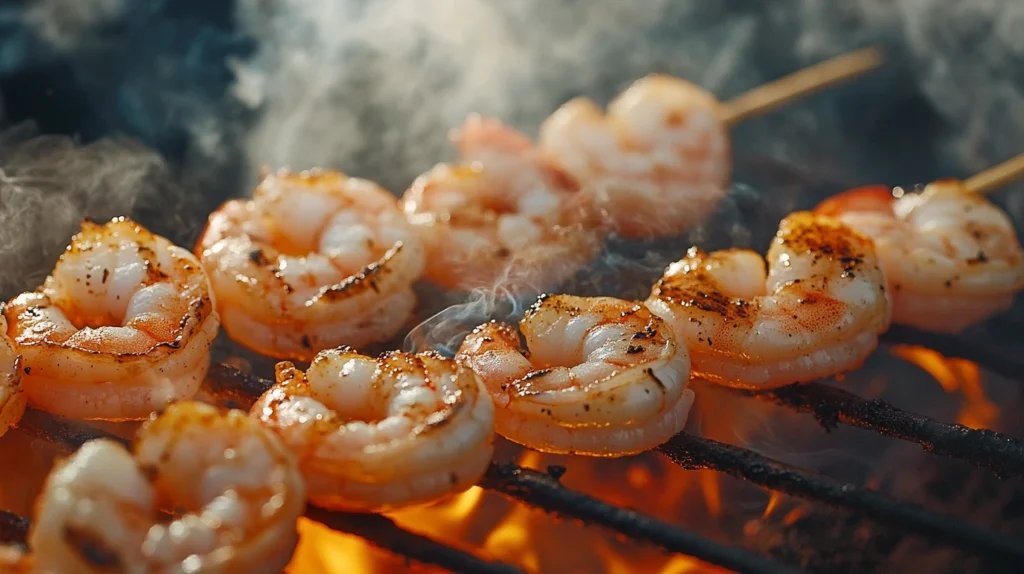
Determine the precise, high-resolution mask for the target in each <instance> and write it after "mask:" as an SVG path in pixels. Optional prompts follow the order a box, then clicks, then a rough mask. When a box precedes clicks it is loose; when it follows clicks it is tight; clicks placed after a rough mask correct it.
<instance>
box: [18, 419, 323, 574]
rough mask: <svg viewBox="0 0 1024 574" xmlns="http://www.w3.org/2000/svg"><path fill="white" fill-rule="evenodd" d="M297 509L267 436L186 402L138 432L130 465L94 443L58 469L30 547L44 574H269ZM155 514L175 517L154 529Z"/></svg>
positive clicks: (290, 546) (283, 464) (280, 449)
mask: <svg viewBox="0 0 1024 574" xmlns="http://www.w3.org/2000/svg"><path fill="white" fill-rule="evenodd" d="M305 506H306V505H305V487H304V483H303V480H302V476H301V474H300V473H299V470H298V466H297V464H296V462H295V459H294V457H293V456H292V455H291V454H290V453H289V452H288V451H287V450H286V449H285V447H284V445H283V444H282V443H281V441H280V440H278V438H277V437H276V436H274V434H273V433H272V432H270V431H269V430H267V429H265V428H263V426H262V425H260V424H259V423H258V422H257V421H255V420H252V419H251V418H250V417H248V416H247V415H246V414H245V413H244V412H243V411H221V410H219V409H217V408H216V407H212V406H209V405H205V404H202V403H197V402H192V401H182V402H178V403H175V404H173V405H171V406H169V407H167V409H166V410H165V411H163V412H162V413H160V414H158V415H154V416H153V418H152V419H151V420H149V421H147V422H146V423H144V424H143V425H142V427H141V428H140V429H139V432H138V435H137V436H136V439H135V444H134V455H133V454H132V453H129V452H128V451H127V450H126V449H125V448H124V447H123V446H121V445H120V444H119V443H117V442H114V441H112V440H108V439H98V440H93V441H90V442H88V443H86V444H85V445H83V446H82V448H80V449H79V450H78V451H77V452H75V454H73V455H72V456H71V457H70V458H68V459H66V460H63V461H60V462H58V463H57V466H56V467H55V468H54V469H53V471H51V473H50V475H49V477H48V478H47V480H46V483H45V484H44V486H43V491H42V493H41V494H40V497H39V500H38V502H37V506H36V516H35V520H34V521H33V523H32V527H31V530H30V532H29V537H28V543H29V547H30V548H31V550H32V553H33V557H34V558H35V562H36V565H37V566H38V567H39V568H40V569H41V570H48V571H52V572H96V573H99V572H111V571H117V572H132V573H148V572H154V573H156V572H203V573H210V574H212V573H222V572H223V573H229V572H252V573H254V574H259V573H263V572H266V573H267V574H277V573H278V572H281V570H282V569H283V568H284V566H285V565H286V564H287V563H288V562H289V560H291V556H292V551H293V550H294V548H295V545H296V543H297V542H298V533H297V530H296V525H297V521H298V519H299V516H301V514H302V512H303V511H304V510H305ZM161 510H174V511H175V512H176V514H175V517H174V518H173V519H171V520H170V521H169V522H162V521H160V520H159V518H160V516H161V513H160V511H161Z"/></svg>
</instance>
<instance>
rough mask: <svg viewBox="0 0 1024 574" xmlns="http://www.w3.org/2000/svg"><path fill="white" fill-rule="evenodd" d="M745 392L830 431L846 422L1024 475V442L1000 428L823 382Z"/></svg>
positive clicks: (1006, 473)
mask: <svg viewBox="0 0 1024 574" xmlns="http://www.w3.org/2000/svg"><path fill="white" fill-rule="evenodd" d="M741 392H743V393H744V394H746V395H750V396H753V397H757V398H759V399H761V400H764V401H769V402H773V403H776V404H780V405H783V406H786V407H789V408H792V409H794V410H796V411H798V412H802V413H810V414H812V415H814V418H815V419H817V421H818V422H819V423H821V425H822V426H823V427H825V430H831V429H833V428H835V427H836V426H838V425H839V423H845V424H847V425H850V426H855V427H859V428H862V429H867V430H873V431H875V432H877V433H880V434H883V435H885V436H889V437H893V438H899V439H903V440H907V441H911V442H916V443H917V444H919V445H921V446H923V447H924V449H925V450H926V451H929V452H933V453H935V454H940V455H944V456H949V457H953V458H959V459H962V460H965V461H968V462H970V463H972V464H974V465H975V466H978V467H981V468H988V469H990V470H993V471H995V473H996V474H997V475H999V476H1001V477H1008V476H1024V443H1022V442H1020V441H1018V440H1016V439H1014V438H1011V437H1009V436H1006V435H1004V434H1001V433H997V432H995V431H991V430H988V429H984V430H975V429H970V428H967V427H965V426H963V425H959V424H949V423H944V422H940V421H937V420H935V419H932V418H929V417H926V416H924V415H919V414H916V413H911V412H908V411H905V410H903V409H900V408H898V407H895V406H893V405H891V404H889V403H887V402H885V401H882V400H880V399H871V400H868V399H864V398H861V397H859V396H857V395H855V394H853V393H851V392H848V391H844V390H842V389H838V388H836V387H831V386H828V385H823V384H820V383H810V384H807V385H794V386H791V387H785V388H781V389H775V390H772V391H762V392H750V391H741Z"/></svg>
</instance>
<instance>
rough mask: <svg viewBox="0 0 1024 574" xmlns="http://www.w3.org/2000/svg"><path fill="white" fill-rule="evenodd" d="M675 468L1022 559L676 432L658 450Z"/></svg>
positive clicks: (981, 539) (875, 496) (934, 521)
mask: <svg viewBox="0 0 1024 574" xmlns="http://www.w3.org/2000/svg"><path fill="white" fill-rule="evenodd" d="M657 450H658V451H659V452H661V453H662V454H664V455H665V456H667V457H668V458H669V459H671V460H672V461H673V462H675V463H676V464H678V465H679V466H681V467H683V468H686V469H690V470H696V469H710V470H717V471H719V472H724V473H726V474H729V475H731V476H735V477H738V478H744V479H746V480H749V481H750V482H753V483H754V484H758V485H760V486H763V487H765V488H770V489H772V490H778V491H781V492H785V493H787V494H791V495H794V496H800V497H803V498H809V499H812V500H816V501H820V502H824V503H826V504H829V505H832V506H837V507H841V508H845V509H848V510H852V511H854V512H858V513H861V514H863V515H865V516H869V517H871V518H874V519H876V520H881V521H885V522H887V523H889V524H894V525H898V526H902V527H904V528H906V529H907V530H909V531H913V532H915V533H918V534H924V535H927V536H930V537H932V538H933V539H936V540H940V541H943V542H946V543H948V544H952V545H954V546H956V547H959V548H962V549H965V550H970V551H972V552H975V553H980V554H989V555H993V556H996V557H1001V558H1007V559H1011V560H1016V561H1020V560H1024V542H1021V541H1018V540H1013V539H1011V538H1007V537H1005V536H1002V535H1000V534H996V533H994V532H989V531H987V530H985V529H982V528H978V527H976V526H973V525H971V524H968V523H967V522H964V521H963V520H962V519H959V518H955V517H952V516H947V515H944V514H939V513H936V512H932V511H930V510H927V509H925V508H922V507H920V506H917V505H915V504H910V503H906V502H900V501H897V500H893V499H891V498H888V497H886V496H884V495H882V494H880V493H878V492H875V491H872V490H868V489H866V488H861V487H859V486H857V485H855V484H851V483H846V482H842V481H838V480H835V479H832V478H829V477H827V476H823V475H820V474H817V473H814V472H811V471H808V470H804V469H801V468H798V467H795V466H791V465H788V464H785V463H783V462H779V461H777V460H773V459H771V458H768V457H765V456H762V455H760V454H757V453H756V452H753V451H751V450H747V449H744V448H740V447H736V446H732V445H730V444H725V443H721V442H718V441H714V440H710V439H705V438H698V437H695V436H692V435H689V434H687V433H679V434H677V435H676V436H674V437H673V438H672V439H670V440H669V441H668V442H667V443H665V444H664V445H662V446H660V447H658V448H657Z"/></svg>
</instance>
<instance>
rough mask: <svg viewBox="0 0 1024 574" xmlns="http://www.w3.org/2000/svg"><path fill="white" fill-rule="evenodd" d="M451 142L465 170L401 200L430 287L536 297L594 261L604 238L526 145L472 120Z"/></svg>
mask: <svg viewBox="0 0 1024 574" xmlns="http://www.w3.org/2000/svg"><path fill="white" fill-rule="evenodd" d="M453 139H454V140H455V141H456V143H457V145H458V148H459V151H460V155H461V156H462V160H463V161H462V163H459V164H455V165H452V164H438V165H436V166H434V167H433V168H432V169H431V170H429V171H428V172H426V173H425V174H423V175H421V176H420V177H418V178H417V179H416V180H415V181H414V182H413V184H412V186H411V187H410V188H409V189H408V190H407V191H406V192H405V195H404V196H403V197H402V206H403V209H404V211H405V214H406V217H407V218H408V220H409V221H410V222H411V223H412V224H413V225H414V226H415V227H416V229H417V231H418V232H419V234H420V237H421V238H422V239H423V242H424V244H425V245H426V248H427V254H428V257H427V261H428V264H427V269H426V272H425V275H426V278H427V279H428V280H430V281H431V282H433V283H435V284H438V285H441V286H442V287H445V288H448V289H455V290H462V291H470V290H472V289H476V288H481V287H482V288H497V287H501V288H503V289H507V290H509V291H512V292H516V293H536V292H538V291H542V290H544V289H547V288H549V287H553V286H555V285H558V284H560V283H562V282H564V281H566V280H567V279H569V278H570V277H572V276H573V275H574V274H575V273H576V272H577V271H579V270H580V269H581V268H583V267H584V266H586V265H587V264H588V263H589V262H590V261H591V260H592V259H593V258H594V256H596V254H597V252H598V251H599V250H600V248H601V244H602V241H603V233H604V230H603V228H602V226H601V220H600V218H599V216H598V213H597V211H596V210H595V209H594V207H593V205H592V203H591V201H590V199H589V197H588V196H587V195H586V194H584V193H582V192H581V191H580V189H579V186H578V184H577V182H576V180H575V179H574V178H573V177H572V176H570V175H569V174H568V173H567V172H566V171H565V170H564V169H563V168H562V167H561V166H560V165H558V164H557V163H556V162H555V161H554V160H553V159H552V158H551V157H548V156H547V155H546V154H543V153H541V152H540V151H539V150H538V149H537V148H536V147H534V146H533V144H532V142H530V140H529V139H528V138H526V136H524V135H523V134H521V133H519V132H517V131H515V130H513V129H511V128H509V127H507V126H505V125H504V124H502V123H501V122H500V121H498V120H495V119H491V118H482V117H480V116H470V118H469V119H468V120H467V122H466V124H465V125H464V126H463V127H462V128H461V129H460V130H458V131H457V132H456V133H455V135H454V136H453Z"/></svg>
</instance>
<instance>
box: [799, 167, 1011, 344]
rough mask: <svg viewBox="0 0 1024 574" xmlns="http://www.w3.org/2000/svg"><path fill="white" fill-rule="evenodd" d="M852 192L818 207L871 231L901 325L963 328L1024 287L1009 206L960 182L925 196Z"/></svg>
mask: <svg viewBox="0 0 1024 574" xmlns="http://www.w3.org/2000/svg"><path fill="white" fill-rule="evenodd" d="M893 193H894V192H893V190H891V189H890V188H888V187H884V186H871V187H863V188H857V189H852V190H850V191H847V192H844V193H841V194H839V195H836V196H834V197H832V198H831V199H828V200H826V201H825V202H823V203H822V204H821V205H819V206H818V207H817V208H816V211H818V212H819V213H823V214H827V215H833V216H835V217H837V218H839V220H840V221H842V222H843V223H845V224H847V225H849V226H851V227H853V228H854V229H857V230H858V231H860V232H862V233H864V234H865V235H867V236H869V237H871V238H872V240H874V242H875V249H876V250H877V251H878V256H879V258H880V259H881V262H882V268H883V269H884V270H885V275H886V279H887V280H888V282H889V287H890V291H891V293H892V297H893V313H892V314H893V323H896V324H901V325H909V326H912V327H917V328H919V329H923V330H927V331H934V332H942V333H957V332H960V331H962V330H963V329H965V328H967V327H968V326H970V325H972V324H974V323H977V322H980V321H983V320H985V319H987V318H989V317H991V316H993V315H995V314H997V313H1000V312H1002V311H1004V310H1006V309H1007V308H1009V307H1010V305H1012V304H1013V298H1014V295H1015V294H1016V293H1017V292H1018V291H1020V290H1021V289H1024V251H1022V249H1021V245H1020V242H1019V241H1018V239H1017V231H1016V230H1015V229H1014V227H1013V222H1011V221H1010V218H1009V217H1008V216H1007V215H1006V213H1005V212H1003V210H1002V209H1000V208H999V207H997V206H996V205H995V204H993V203H992V202H990V201H989V200H988V199H986V198H985V197H984V196H982V195H981V194H978V193H973V192H971V191H970V190H968V189H966V188H965V187H964V184H963V183H962V182H960V181H955V180H944V181H936V182H934V183H932V184H930V185H928V186H926V187H925V188H924V190H923V191H922V192H920V193H904V192H903V190H899V191H897V192H896V193H898V194H899V196H898V197H896V196H894V195H893Z"/></svg>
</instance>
